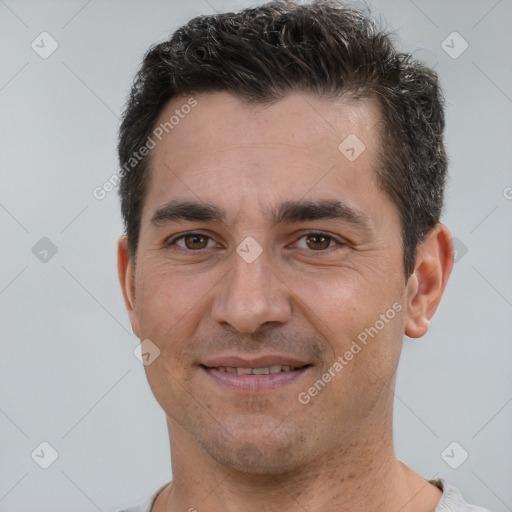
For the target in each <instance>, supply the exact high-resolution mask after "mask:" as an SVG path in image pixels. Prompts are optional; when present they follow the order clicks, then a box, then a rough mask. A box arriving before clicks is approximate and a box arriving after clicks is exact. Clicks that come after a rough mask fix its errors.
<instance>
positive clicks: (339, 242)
mask: <svg viewBox="0 0 512 512" xmlns="http://www.w3.org/2000/svg"><path fill="white" fill-rule="evenodd" d="M192 235H199V236H203V237H205V238H207V239H208V241H210V240H212V237H210V236H208V235H205V234H204V233H201V232H198V231H189V232H187V233H182V234H181V235H179V236H177V237H175V238H173V239H172V240H168V241H166V242H165V247H166V248H171V246H172V245H174V244H175V243H176V242H177V241H178V240H181V239H184V238H185V237H187V236H192ZM310 235H314V236H324V237H326V238H328V239H330V242H335V243H336V244H337V245H338V246H339V247H338V249H340V248H341V247H343V246H345V245H347V244H346V243H345V242H343V241H342V240H340V239H338V238H337V237H335V236H333V235H331V234H329V233H324V232H322V231H307V232H305V233H303V234H302V235H301V236H300V237H299V238H298V239H297V240H296V242H298V241H299V240H301V239H303V238H305V237H307V236H310ZM296 242H295V243H296ZM330 242H329V243H330ZM178 247H179V246H178ZM334 247H335V246H332V247H327V248H326V249H318V250H316V251H315V250H314V249H304V250H307V251H308V252H311V253H325V252H330V249H333V248H334ZM172 250H174V251H176V252H187V253H201V252H204V251H206V250H207V248H205V249H186V248H183V247H179V249H172Z"/></svg>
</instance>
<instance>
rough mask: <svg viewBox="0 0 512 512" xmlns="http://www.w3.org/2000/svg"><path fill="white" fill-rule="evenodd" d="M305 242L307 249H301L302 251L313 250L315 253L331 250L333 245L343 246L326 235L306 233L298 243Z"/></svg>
mask: <svg viewBox="0 0 512 512" xmlns="http://www.w3.org/2000/svg"><path fill="white" fill-rule="evenodd" d="M302 239H304V240H305V247H304V246H303V247H300V248H301V249H312V250H313V251H323V250H325V249H330V248H331V247H332V245H331V243H334V244H336V243H337V244H338V245H343V244H341V243H340V242H338V241H337V240H336V239H335V238H334V237H333V236H331V235H328V234H326V233H316V232H311V233H306V234H305V235H303V236H301V237H300V238H299V239H298V240H297V242H299V241H300V240H302Z"/></svg>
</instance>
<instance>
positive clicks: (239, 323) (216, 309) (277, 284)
mask: <svg viewBox="0 0 512 512" xmlns="http://www.w3.org/2000/svg"><path fill="white" fill-rule="evenodd" d="M231 258H232V262H230V264H231V265H232V266H231V270H230V271H229V272H228V273H227V275H226V277H225V279H224V280H223V281H222V282H221V283H220V291H219V293H218V294H217V296H216V297H215V299H214V301H213V306H212V317H213V319H214V320H215V321H216V322H218V323H220V324H224V325H225V324H229V325H230V326H232V327H233V328H235V329H236V330H237V331H239V332H243V333H247V334H249V333H253V332H255V331H257V330H258V329H259V328H260V327H261V326H263V325H264V324H267V323H273V322H277V323H280V324H284V323H286V322H287V321H288V320H289V318H290V315H291V305H290V301H289V298H290V291H289V289H288V288H287V286H286V285H285V284H284V283H283V282H282V281H281V280H280V279H279V278H278V276H277V272H276V270H274V269H272V268H271V266H270V265H271V262H270V261H269V260H268V258H267V257H266V256H265V253H262V254H261V255H260V256H259V257H258V258H257V259H256V260H255V261H252V262H251V263H248V262H247V261H245V260H244V259H243V258H242V257H241V256H240V255H239V254H238V253H237V252H236V251H233V253H232V254H231Z"/></svg>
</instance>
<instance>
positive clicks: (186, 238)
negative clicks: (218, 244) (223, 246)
mask: <svg viewBox="0 0 512 512" xmlns="http://www.w3.org/2000/svg"><path fill="white" fill-rule="evenodd" d="M178 242H180V243H178ZM209 242H213V240H212V239H211V238H210V237H209V236H206V235H203V234H202V233H185V234H183V235H180V236H178V237H176V238H174V239H173V240H170V241H169V242H167V243H166V244H165V245H166V247H170V246H172V245H177V246H178V247H179V248H180V249H183V250H188V251H199V250H201V249H208V248H209V247H212V246H208V244H209Z"/></svg>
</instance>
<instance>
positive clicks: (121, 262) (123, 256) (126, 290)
mask: <svg viewBox="0 0 512 512" xmlns="http://www.w3.org/2000/svg"><path fill="white" fill-rule="evenodd" d="M117 272H118V276H119V283H120V285H121V290H122V292H123V298H124V303H125V306H126V310H127V312H128V317H129V319H130V323H131V326H132V330H133V332H134V333H135V335H136V336H138V337H140V336H139V321H138V317H137V313H136V307H135V306H136V294H135V273H134V268H133V262H132V260H131V257H130V251H129V249H128V240H127V238H126V236H122V237H120V238H119V240H118V243H117Z"/></svg>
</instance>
